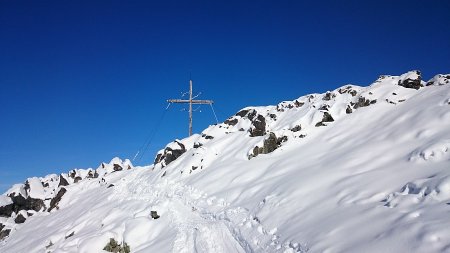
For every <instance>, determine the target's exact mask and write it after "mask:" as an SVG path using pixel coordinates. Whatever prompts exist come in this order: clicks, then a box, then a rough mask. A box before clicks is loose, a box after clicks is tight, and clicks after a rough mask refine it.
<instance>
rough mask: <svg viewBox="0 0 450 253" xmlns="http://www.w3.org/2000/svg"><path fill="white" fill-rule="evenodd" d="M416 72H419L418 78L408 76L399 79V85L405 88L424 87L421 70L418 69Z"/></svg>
mask: <svg viewBox="0 0 450 253" xmlns="http://www.w3.org/2000/svg"><path fill="white" fill-rule="evenodd" d="M415 72H416V74H417V78H416V79H410V78H406V79H404V80H399V81H398V85H400V86H403V87H405V88H409V89H416V90H418V89H420V88H421V87H423V86H422V75H421V73H420V71H418V70H416V71H415Z"/></svg>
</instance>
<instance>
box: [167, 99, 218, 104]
mask: <svg viewBox="0 0 450 253" xmlns="http://www.w3.org/2000/svg"><path fill="white" fill-rule="evenodd" d="M167 102H169V103H191V102H192V104H213V103H214V101H212V100H188V99H168V100H167Z"/></svg>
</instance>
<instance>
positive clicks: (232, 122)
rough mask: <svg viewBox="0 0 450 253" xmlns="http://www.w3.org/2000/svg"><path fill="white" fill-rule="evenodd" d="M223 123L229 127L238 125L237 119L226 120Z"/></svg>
mask: <svg viewBox="0 0 450 253" xmlns="http://www.w3.org/2000/svg"><path fill="white" fill-rule="evenodd" d="M223 123H224V124H227V125H230V126H235V125H236V124H237V123H238V119H227V120H225V121H224V122H223Z"/></svg>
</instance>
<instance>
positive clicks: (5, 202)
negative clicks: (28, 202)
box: [0, 195, 12, 206]
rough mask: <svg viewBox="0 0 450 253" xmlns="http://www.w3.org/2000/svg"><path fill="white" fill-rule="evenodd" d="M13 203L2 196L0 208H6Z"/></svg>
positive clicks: (0, 196) (0, 197)
mask: <svg viewBox="0 0 450 253" xmlns="http://www.w3.org/2000/svg"><path fill="white" fill-rule="evenodd" d="M11 203H12V201H11V199H10V198H9V197H7V196H4V195H0V206H6V205H9V204H11Z"/></svg>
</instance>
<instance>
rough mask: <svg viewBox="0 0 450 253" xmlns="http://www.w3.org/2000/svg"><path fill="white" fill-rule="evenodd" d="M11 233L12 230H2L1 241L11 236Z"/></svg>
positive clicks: (0, 233) (0, 232) (0, 231)
mask: <svg viewBox="0 0 450 253" xmlns="http://www.w3.org/2000/svg"><path fill="white" fill-rule="evenodd" d="M10 232H11V229H2V230H0V240H2V239H3V238H5V237H7V236H9V233H10Z"/></svg>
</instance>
